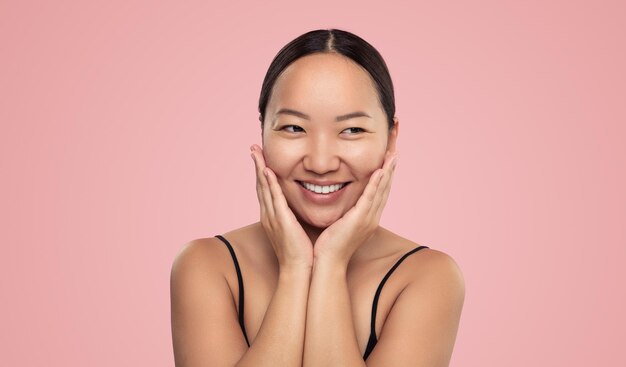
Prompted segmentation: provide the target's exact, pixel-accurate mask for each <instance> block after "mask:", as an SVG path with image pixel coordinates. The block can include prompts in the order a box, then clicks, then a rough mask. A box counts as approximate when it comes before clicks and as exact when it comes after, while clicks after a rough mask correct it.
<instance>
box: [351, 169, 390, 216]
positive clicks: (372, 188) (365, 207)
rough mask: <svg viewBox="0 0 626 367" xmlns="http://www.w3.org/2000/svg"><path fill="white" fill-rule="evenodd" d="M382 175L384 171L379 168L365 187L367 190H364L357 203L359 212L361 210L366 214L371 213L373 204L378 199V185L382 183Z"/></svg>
mask: <svg viewBox="0 0 626 367" xmlns="http://www.w3.org/2000/svg"><path fill="white" fill-rule="evenodd" d="M382 174H383V170H382V169H381V168H378V169H377V170H376V171H374V173H372V175H371V176H370V179H369V181H368V183H367V186H365V190H363V193H362V194H361V197H359V200H357V202H356V205H355V207H356V208H357V209H358V210H361V211H363V212H364V213H366V214H367V213H369V211H370V209H371V207H372V203H373V202H374V199H375V197H376V190H377V188H378V184H379V183H380V179H381V178H382Z"/></svg>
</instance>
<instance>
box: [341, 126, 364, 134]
mask: <svg viewBox="0 0 626 367" xmlns="http://www.w3.org/2000/svg"><path fill="white" fill-rule="evenodd" d="M346 130H353V133H352V134H350V135H353V134H356V133H360V132H363V131H365V130H363V129H361V128H360V127H349V128H347V129H346ZM346 130H344V131H346Z"/></svg>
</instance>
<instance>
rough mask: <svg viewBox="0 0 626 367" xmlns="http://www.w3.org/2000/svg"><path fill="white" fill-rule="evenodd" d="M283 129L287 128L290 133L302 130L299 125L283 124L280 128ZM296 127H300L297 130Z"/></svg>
mask: <svg viewBox="0 0 626 367" xmlns="http://www.w3.org/2000/svg"><path fill="white" fill-rule="evenodd" d="M289 128H293V129H296V130H295V131H294V130H289ZM284 129H287V131H288V132H290V133H295V132H299V131H302V130H303V129H302V128H301V127H300V126H297V125H285V126H283V127H282V128H281V130H284ZM297 129H300V130H297Z"/></svg>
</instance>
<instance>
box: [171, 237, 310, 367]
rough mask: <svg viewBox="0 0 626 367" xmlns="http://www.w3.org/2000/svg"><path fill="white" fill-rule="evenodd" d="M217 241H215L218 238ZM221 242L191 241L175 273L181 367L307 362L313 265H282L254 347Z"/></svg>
mask: <svg viewBox="0 0 626 367" xmlns="http://www.w3.org/2000/svg"><path fill="white" fill-rule="evenodd" d="M213 241H216V242H213ZM218 242H219V240H217V239H214V238H211V239H205V240H196V241H192V242H190V243H189V244H188V245H186V246H185V247H184V249H183V250H182V251H181V253H180V254H179V255H178V256H177V257H176V260H175V261H174V263H173V265H172V271H171V277H170V292H171V295H170V296H171V317H172V338H173V344H174V357H175V363H176V366H177V367H204V366H218V367H221V366H224V367H233V366H241V367H243V366H255V367H256V366H260V367H263V366H272V367H274V366H286V367H289V366H294V367H300V366H301V365H302V353H303V344H304V327H305V324H304V323H305V314H306V304H307V296H308V290H309V284H310V274H311V270H310V268H309V269H307V268H303V267H298V268H287V267H285V268H282V269H281V271H280V274H279V278H278V285H277V288H276V291H275V293H274V295H273V297H272V300H271V301H270V304H269V306H268V309H267V311H266V314H265V318H264V319H263V323H262V324H261V327H260V329H259V332H258V335H257V336H256V338H255V339H254V341H253V343H252V345H251V346H250V348H248V347H247V345H246V342H245V339H244V336H243V333H242V331H241V328H240V326H239V322H238V315H237V309H236V307H235V305H234V302H233V300H232V296H231V292H230V290H229V287H228V284H227V283H226V279H225V278H224V275H223V273H222V271H220V269H221V266H222V265H223V264H225V263H228V260H229V259H228V256H229V255H228V252H227V250H226V248H225V247H224V246H223V244H221V243H218Z"/></svg>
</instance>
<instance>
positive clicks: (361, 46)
mask: <svg viewBox="0 0 626 367" xmlns="http://www.w3.org/2000/svg"><path fill="white" fill-rule="evenodd" d="M259 112H260V117H259V119H260V121H261V129H262V146H258V145H256V144H255V145H253V146H252V147H251V156H252V159H253V161H254V167H255V173H256V178H257V185H256V190H257V196H258V200H259V205H260V221H259V222H256V223H253V224H250V225H247V226H245V227H242V228H238V229H235V230H232V231H230V232H225V233H223V234H222V235H216V236H215V237H211V238H203V239H196V240H193V241H191V242H190V243H188V244H187V245H185V246H184V247H183V249H182V250H181V251H180V253H179V254H178V255H177V257H176V259H175V261H174V263H173V265H172V272H171V302H172V303H171V306H172V308H171V311H172V334H173V344H174V356H175V360H176V366H178V367H192V366H193V367H195V366H254V367H260V366H272V367H275V366H280V367H282V366H307V367H308V366H311V367H314V366H341V367H350V366H366V365H367V366H380V367H382V366H386V367H387V366H394V367H400V366H412V367H416V366H447V365H448V364H449V361H450V358H451V355H452V350H453V347H454V342H455V339H456V334H457V330H458V325H459V321H460V316H461V310H462V308H463V302H464V297H465V287H464V281H463V276H462V273H461V271H460V269H459V268H458V266H457V264H456V263H455V261H454V260H453V259H452V258H451V257H450V256H449V255H447V254H445V253H443V252H441V251H437V250H435V249H431V248H429V247H427V246H422V245H419V244H417V243H415V242H412V241H410V240H408V239H406V238H403V237H401V236H399V235H397V234H395V233H393V232H391V231H389V230H387V229H385V228H383V227H381V226H380V225H379V219H380V217H381V214H382V211H383V208H384V206H385V203H386V201H387V197H388V195H389V191H390V188H391V182H392V177H393V172H394V169H395V167H396V164H397V159H398V154H397V152H396V141H397V138H398V126H399V120H398V118H397V117H395V104H394V94H393V85H392V82H391V77H390V75H389V72H388V70H387V66H386V64H385V62H384V60H383V58H382V57H381V56H380V54H379V53H378V51H377V50H376V49H375V48H374V47H372V46H371V45H370V44H369V43H367V42H366V41H364V40H363V39H361V38H360V37H358V36H356V35H354V34H352V33H349V32H346V31H342V30H338V29H330V30H316V31H311V32H308V33H305V34H303V35H301V36H300V37H298V38H296V39H294V40H293V41H291V42H290V43H289V44H287V45H286V46H285V47H283V49H282V50H281V51H280V52H279V53H278V55H277V56H276V57H275V58H274V60H273V62H272V64H271V65H270V67H269V70H268V72H267V75H266V77H265V80H264V82H263V87H262V90H261V97H260V101H259ZM405 159H406V158H405ZM244 284H245V288H244ZM244 290H245V292H244ZM244 295H245V297H244ZM244 301H245V302H244Z"/></svg>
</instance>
